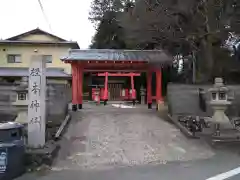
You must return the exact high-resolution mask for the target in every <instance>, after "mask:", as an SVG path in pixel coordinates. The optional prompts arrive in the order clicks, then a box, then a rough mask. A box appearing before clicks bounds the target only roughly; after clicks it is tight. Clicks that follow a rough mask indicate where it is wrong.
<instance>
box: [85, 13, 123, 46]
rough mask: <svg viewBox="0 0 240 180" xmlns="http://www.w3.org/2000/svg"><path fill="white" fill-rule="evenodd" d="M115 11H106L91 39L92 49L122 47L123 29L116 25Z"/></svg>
mask: <svg viewBox="0 0 240 180" xmlns="http://www.w3.org/2000/svg"><path fill="white" fill-rule="evenodd" d="M116 14H117V13H116V12H106V13H105V15H104V17H103V18H102V20H101V21H100V23H99V25H98V28H97V31H96V34H95V36H94V38H93V40H92V44H91V46H90V48H92V49H124V48H125V47H126V46H125V42H124V40H123V36H124V34H123V29H122V28H121V27H120V26H119V25H118V23H117V20H116Z"/></svg>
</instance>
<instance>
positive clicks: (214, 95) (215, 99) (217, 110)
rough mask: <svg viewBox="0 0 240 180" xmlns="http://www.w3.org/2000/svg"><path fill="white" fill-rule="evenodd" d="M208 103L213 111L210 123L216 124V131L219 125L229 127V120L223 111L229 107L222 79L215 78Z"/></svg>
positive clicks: (226, 90)
mask: <svg viewBox="0 0 240 180" xmlns="http://www.w3.org/2000/svg"><path fill="white" fill-rule="evenodd" d="M209 92H210V102H209V105H210V106H211V107H212V109H213V117H212V121H213V122H214V123H215V124H216V126H217V127H216V128H217V131H218V130H219V128H220V127H219V126H220V124H222V125H223V124H224V125H229V126H231V123H230V120H229V118H228V117H227V116H226V114H225V111H226V110H227V108H228V107H229V105H231V101H229V97H228V96H229V89H228V88H227V87H226V86H225V85H224V84H223V79H222V78H215V83H214V85H213V87H212V88H210V89H209Z"/></svg>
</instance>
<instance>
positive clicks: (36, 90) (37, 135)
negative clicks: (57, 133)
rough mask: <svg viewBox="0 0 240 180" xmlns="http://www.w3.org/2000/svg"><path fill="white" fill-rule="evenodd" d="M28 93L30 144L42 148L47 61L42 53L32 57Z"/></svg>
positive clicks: (44, 124) (43, 143)
mask: <svg viewBox="0 0 240 180" xmlns="http://www.w3.org/2000/svg"><path fill="white" fill-rule="evenodd" d="M28 95H29V103H28V146H29V147H31V148H41V147H43V146H44V145H45V129H46V120H45V119H46V62H44V61H43V58H42V56H41V55H33V56H32V58H31V63H30V67H29V84H28Z"/></svg>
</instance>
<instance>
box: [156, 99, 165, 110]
mask: <svg viewBox="0 0 240 180" xmlns="http://www.w3.org/2000/svg"><path fill="white" fill-rule="evenodd" d="M163 107H164V102H163V101H161V102H159V103H158V104H156V110H157V111H160V110H161V109H163Z"/></svg>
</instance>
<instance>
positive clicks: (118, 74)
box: [97, 72, 141, 77]
mask: <svg viewBox="0 0 240 180" xmlns="http://www.w3.org/2000/svg"><path fill="white" fill-rule="evenodd" d="M97 76H106V73H98V74H97ZM108 76H112V77H131V76H141V73H133V72H131V73H108Z"/></svg>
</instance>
